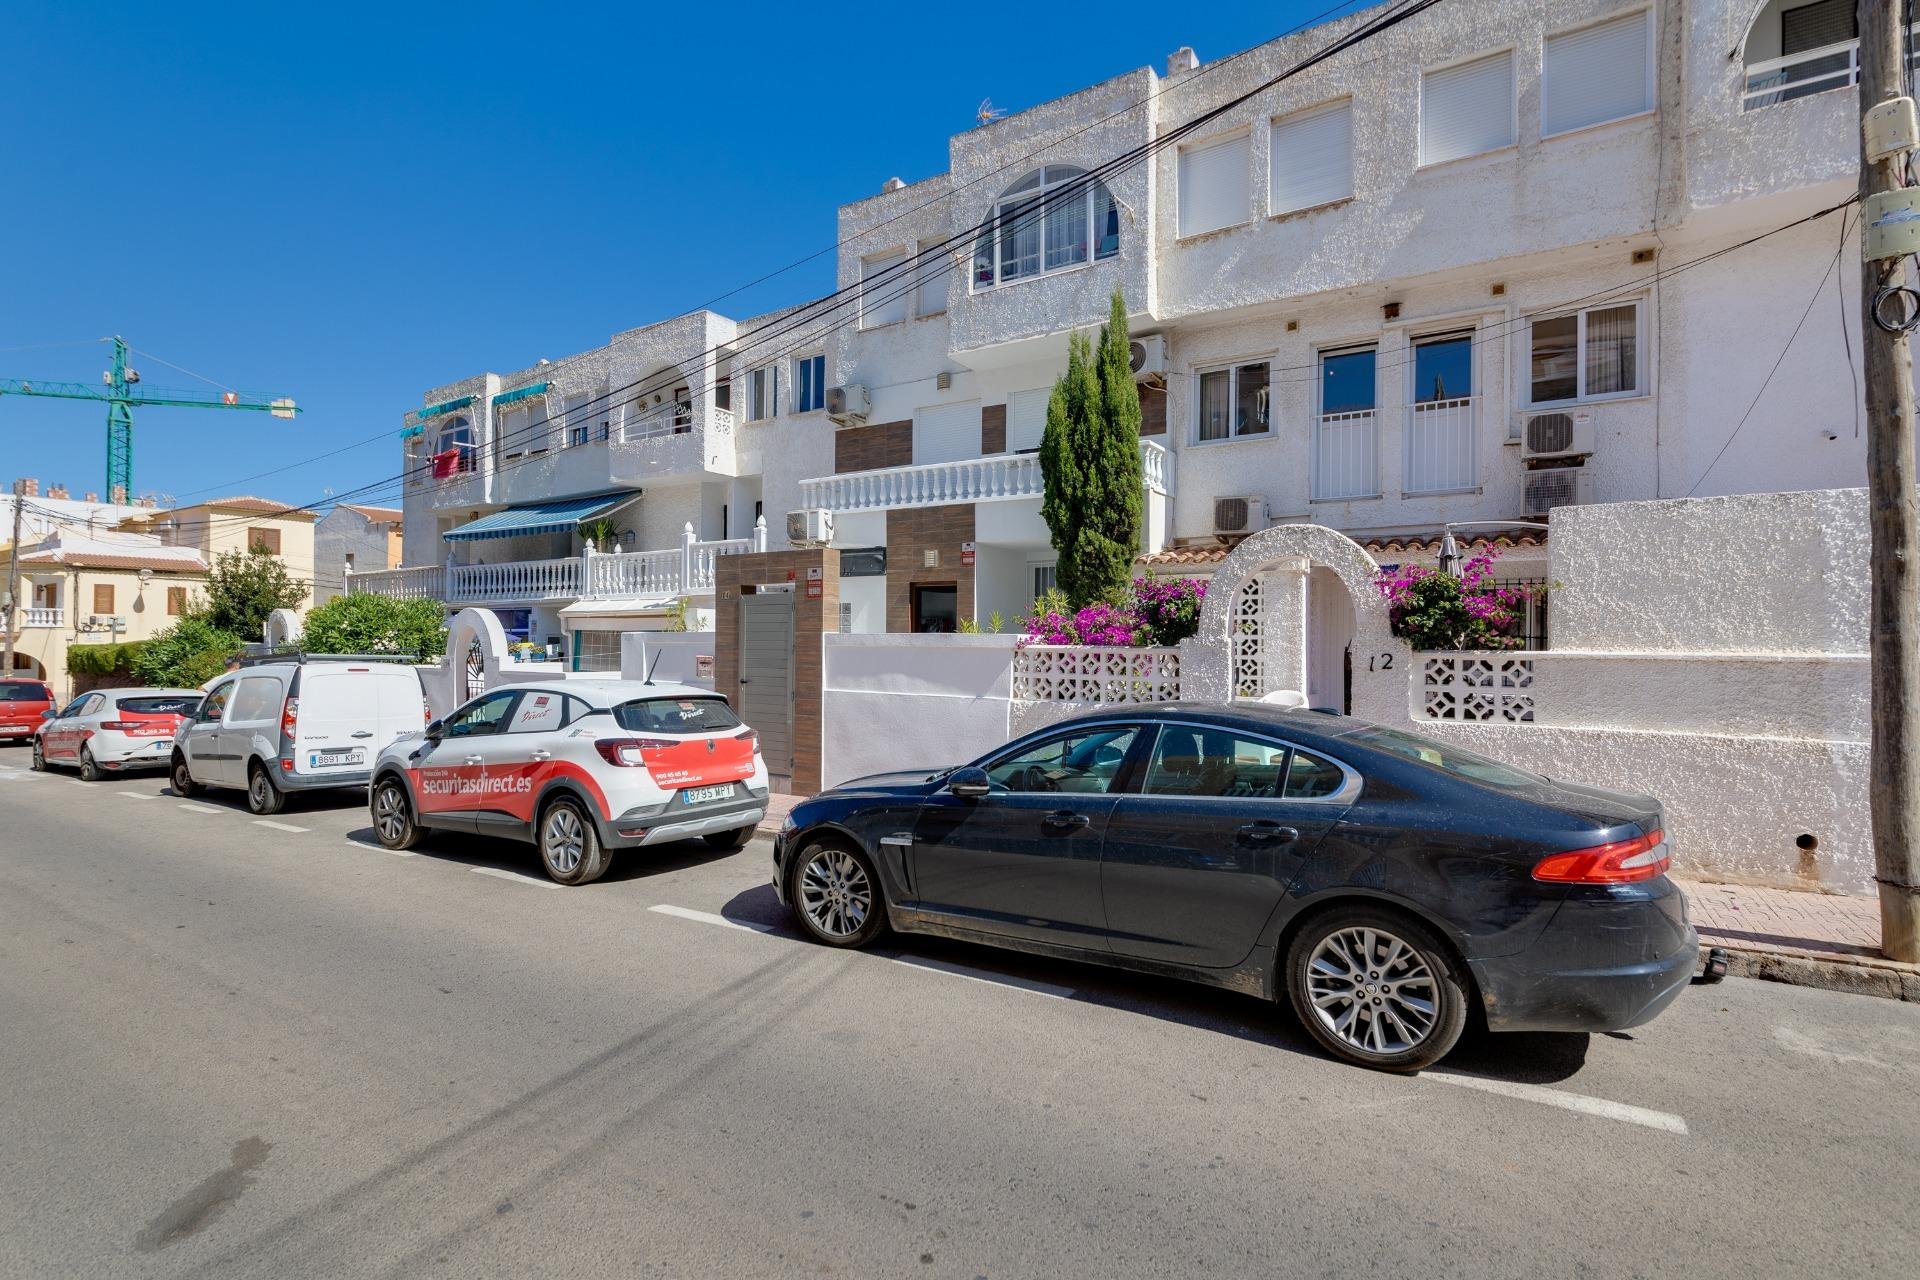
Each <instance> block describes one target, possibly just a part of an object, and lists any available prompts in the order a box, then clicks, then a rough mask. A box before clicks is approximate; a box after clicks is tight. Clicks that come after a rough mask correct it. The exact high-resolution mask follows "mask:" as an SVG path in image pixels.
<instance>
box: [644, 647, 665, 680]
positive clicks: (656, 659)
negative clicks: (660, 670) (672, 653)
mask: <svg viewBox="0 0 1920 1280" xmlns="http://www.w3.org/2000/svg"><path fill="white" fill-rule="evenodd" d="M666 653H667V651H666V650H665V649H656V650H654V652H653V661H652V662H650V663H648V664H647V678H646V679H645V680H643V681H641V683H642V684H652V683H653V669H654V668H655V667H657V666H659V665H660V659H661V658H663V657H665V656H666Z"/></svg>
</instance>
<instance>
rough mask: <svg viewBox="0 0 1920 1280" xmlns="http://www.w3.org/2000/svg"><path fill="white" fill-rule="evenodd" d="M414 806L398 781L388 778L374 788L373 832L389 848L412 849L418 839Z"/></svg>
mask: <svg viewBox="0 0 1920 1280" xmlns="http://www.w3.org/2000/svg"><path fill="white" fill-rule="evenodd" d="M416 831H417V828H416V827H415V826H414V822H413V806H412V805H411V804H409V803H408V802H407V793H406V791H405V789H404V788H402V787H401V785H400V784H399V783H398V782H395V781H394V780H393V779H392V778H388V779H386V780H385V781H383V782H382V783H380V785H379V786H377V787H375V788H374V789H373V834H374V838H375V839H377V840H379V841H380V843H381V845H382V846H383V847H385V848H388V849H410V848H412V847H413V845H414V844H415V843H417V840H416V835H415V833H416Z"/></svg>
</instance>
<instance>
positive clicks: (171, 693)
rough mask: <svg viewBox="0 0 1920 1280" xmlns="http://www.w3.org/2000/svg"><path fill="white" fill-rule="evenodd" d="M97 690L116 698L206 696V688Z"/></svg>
mask: <svg viewBox="0 0 1920 1280" xmlns="http://www.w3.org/2000/svg"><path fill="white" fill-rule="evenodd" d="M96 692H99V693H104V694H107V695H108V696H109V697H114V698H204V697H206V696H207V693H206V690H204V689H159V688H154V689H147V688H139V689H100V690H97V691H96Z"/></svg>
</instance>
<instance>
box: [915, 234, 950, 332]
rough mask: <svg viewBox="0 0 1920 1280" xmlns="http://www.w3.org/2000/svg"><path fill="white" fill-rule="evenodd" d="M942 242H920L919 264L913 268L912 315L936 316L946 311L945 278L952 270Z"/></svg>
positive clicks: (948, 255)
mask: <svg viewBox="0 0 1920 1280" xmlns="http://www.w3.org/2000/svg"><path fill="white" fill-rule="evenodd" d="M942 243H943V242H942V241H939V240H922V241H921V242H920V254H919V263H918V265H917V266H916V267H915V268H914V284H913V314H915V315H916V316H937V315H939V314H941V313H942V312H943V311H945V310H946V309H947V277H948V276H949V275H950V274H951V273H952V270H953V259H952V256H951V255H950V254H949V253H947V252H946V251H945V250H944V249H943V248H942V247H941V245H942Z"/></svg>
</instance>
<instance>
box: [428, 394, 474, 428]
mask: <svg viewBox="0 0 1920 1280" xmlns="http://www.w3.org/2000/svg"><path fill="white" fill-rule="evenodd" d="M472 403H473V397H472V396H461V397H460V398H459V399H457V400H444V401H442V402H441V403H439V404H430V405H428V406H427V407H426V408H424V409H415V410H414V411H413V420H414V421H415V422H425V421H426V420H427V419H428V418H437V417H439V416H440V415H441V414H443V413H452V412H453V411H454V410H455V409H464V408H466V407H467V406H468V405H470V404H472Z"/></svg>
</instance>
